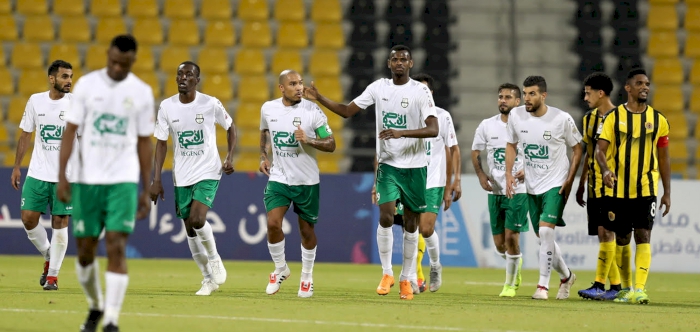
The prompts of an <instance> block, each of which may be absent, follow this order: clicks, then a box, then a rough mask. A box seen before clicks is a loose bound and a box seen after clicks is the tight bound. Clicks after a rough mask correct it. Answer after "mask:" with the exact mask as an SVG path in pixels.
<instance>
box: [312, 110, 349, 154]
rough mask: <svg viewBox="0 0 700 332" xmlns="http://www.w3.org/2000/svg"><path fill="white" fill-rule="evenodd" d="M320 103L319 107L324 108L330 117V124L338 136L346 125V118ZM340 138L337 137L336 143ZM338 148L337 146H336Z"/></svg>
mask: <svg viewBox="0 0 700 332" xmlns="http://www.w3.org/2000/svg"><path fill="white" fill-rule="evenodd" d="M316 104H318V107H320V108H321V109H323V110H324V113H325V114H326V117H327V118H328V125H329V126H331V130H333V131H334V132H335V133H337V134H336V136H340V132H341V129H343V128H344V127H345V119H343V117H342V116H340V115H338V114H335V113H333V112H331V111H330V110H327V109H326V108H325V107H323V105H321V104H320V103H316ZM337 141H338V139H337V138H336V145H337V143H338V142H337ZM336 148H337V147H336Z"/></svg>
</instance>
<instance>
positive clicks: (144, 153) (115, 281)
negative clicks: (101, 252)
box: [57, 35, 155, 332]
mask: <svg viewBox="0 0 700 332" xmlns="http://www.w3.org/2000/svg"><path fill="white" fill-rule="evenodd" d="M136 50H137V44H136V40H135V39H134V37H132V36H130V35H119V36H116V37H114V39H112V41H111V43H110V46H109V49H108V51H107V67H106V68H104V69H99V70H96V71H93V72H91V73H89V74H87V75H85V76H83V77H82V78H81V79H80V80H79V81H78V83H77V84H76V85H75V89H74V93H73V100H72V103H71V108H70V110H69V111H68V112H67V114H66V130H65V132H64V134H63V139H62V141H61V154H60V159H59V173H58V177H59V182H58V193H57V194H58V198H59V199H60V200H61V201H63V202H69V201H71V193H72V199H73V203H74V205H73V235H74V236H75V237H76V245H77V248H78V260H77V262H76V273H77V275H78V282H79V283H80V285H81V286H82V288H83V291H84V292H85V295H86V297H87V302H88V306H89V308H90V312H89V314H88V317H87V319H86V321H85V323H84V324H83V326H81V331H95V330H96V328H97V324H98V323H99V320H100V319H101V318H102V316H103V314H104V322H103V331H105V332H111V331H119V327H118V320H119V312H120V311H121V307H122V303H123V302H124V296H125V295H126V288H127V286H128V283H129V276H128V275H127V268H126V256H125V252H126V242H127V239H128V237H129V234H131V232H132V231H133V230H134V223H135V221H136V220H138V219H142V218H144V217H146V216H148V212H149V211H150V209H151V200H150V197H149V187H150V184H151V182H150V174H151V165H152V159H151V158H152V157H151V153H152V152H153V148H152V146H151V145H152V144H151V139H150V136H151V135H153V128H154V126H155V121H154V118H155V116H154V113H155V109H154V105H153V104H154V103H153V91H152V90H151V87H150V86H148V84H146V83H144V82H143V81H141V80H140V79H139V78H138V77H136V75H134V74H132V73H130V71H131V66H132V65H133V64H134V61H135V60H136ZM76 132H80V133H81V141H80V142H81V144H80V145H79V149H78V151H77V154H78V155H79V161H80V162H79V163H78V165H77V166H78V167H77V168H78V170H77V180H76V183H74V184H73V186H72V188H71V186H70V185H69V184H68V180H67V178H66V166H67V164H68V158H70V156H71V155H72V154H73V141H74V139H75V135H76ZM139 171H140V176H141V184H142V185H143V191H142V192H141V194H139V192H138V191H139V190H138V183H139ZM103 230H104V231H105V234H104V237H105V242H106V249H107V261H108V263H107V272H106V273H105V283H106V285H107V286H106V291H105V297H104V303H103V298H102V290H101V287H100V276H99V274H98V272H99V267H98V266H97V261H96V260H95V254H96V252H97V244H98V242H99V236H100V234H101V233H102V231H103Z"/></svg>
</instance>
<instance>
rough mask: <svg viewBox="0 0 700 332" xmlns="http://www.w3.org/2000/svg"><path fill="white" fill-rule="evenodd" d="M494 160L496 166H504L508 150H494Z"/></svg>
mask: <svg viewBox="0 0 700 332" xmlns="http://www.w3.org/2000/svg"><path fill="white" fill-rule="evenodd" d="M493 160H494V161H495V162H496V164H501V165H502V164H504V163H505V162H506V149H505V148H498V149H494V150H493Z"/></svg>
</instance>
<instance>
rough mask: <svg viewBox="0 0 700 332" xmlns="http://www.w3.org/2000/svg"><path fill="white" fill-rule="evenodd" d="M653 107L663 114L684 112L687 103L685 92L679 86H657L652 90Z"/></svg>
mask: <svg viewBox="0 0 700 332" xmlns="http://www.w3.org/2000/svg"><path fill="white" fill-rule="evenodd" d="M651 101H652V102H651V105H653V106H654V108H655V109H658V110H659V111H661V112H662V113H664V114H666V115H669V113H680V112H683V109H684V107H685V102H684V100H683V90H682V89H681V86H679V85H663V86H657V87H656V88H654V89H653V90H652V98H651Z"/></svg>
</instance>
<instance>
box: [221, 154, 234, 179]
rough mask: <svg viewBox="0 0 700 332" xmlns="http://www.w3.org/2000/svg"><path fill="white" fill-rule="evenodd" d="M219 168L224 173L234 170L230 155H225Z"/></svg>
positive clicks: (230, 172) (227, 173)
mask: <svg viewBox="0 0 700 332" xmlns="http://www.w3.org/2000/svg"><path fill="white" fill-rule="evenodd" d="M221 169H223V170H224V173H225V174H226V175H229V174H232V173H233V172H234V169H233V160H231V158H230V157H226V159H225V160H224V164H223V166H222V167H221Z"/></svg>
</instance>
